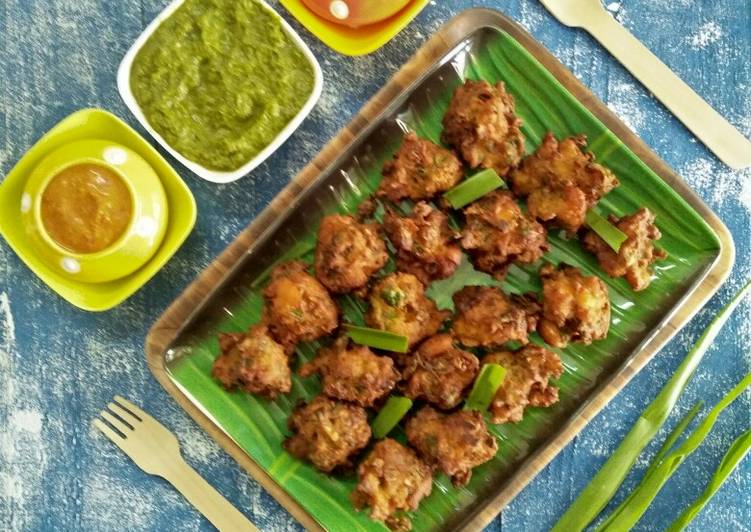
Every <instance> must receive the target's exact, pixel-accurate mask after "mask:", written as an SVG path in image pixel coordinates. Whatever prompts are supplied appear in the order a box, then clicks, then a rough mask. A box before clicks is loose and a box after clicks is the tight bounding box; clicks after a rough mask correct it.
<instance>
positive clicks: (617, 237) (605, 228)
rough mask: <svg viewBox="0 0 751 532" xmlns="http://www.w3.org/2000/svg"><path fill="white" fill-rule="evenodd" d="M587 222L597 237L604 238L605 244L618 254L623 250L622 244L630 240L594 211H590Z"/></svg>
mask: <svg viewBox="0 0 751 532" xmlns="http://www.w3.org/2000/svg"><path fill="white" fill-rule="evenodd" d="M586 220H587V225H588V226H589V228H590V229H591V230H592V231H594V232H595V233H597V235H598V236H599V237H600V238H602V239H603V240H604V241H605V243H606V244H607V245H608V246H610V247H611V248H612V249H613V251H615V252H616V253H618V252H619V251H620V250H621V244H623V243H624V242H625V241H626V239H627V238H628V236H626V233H624V232H623V231H621V230H620V229H618V228H617V227H616V226H614V225H613V224H611V223H610V221H608V219H607V218H603V217H602V216H601V215H600V214H599V213H598V212H597V211H595V210H594V209H589V210H588V211H587V219H586Z"/></svg>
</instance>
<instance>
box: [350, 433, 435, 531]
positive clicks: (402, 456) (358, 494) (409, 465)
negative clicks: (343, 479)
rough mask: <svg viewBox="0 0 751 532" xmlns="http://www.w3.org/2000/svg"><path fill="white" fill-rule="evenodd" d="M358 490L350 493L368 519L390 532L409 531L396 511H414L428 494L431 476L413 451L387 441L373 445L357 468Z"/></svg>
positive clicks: (408, 526) (407, 521) (404, 520)
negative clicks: (378, 523)
mask: <svg viewBox="0 0 751 532" xmlns="http://www.w3.org/2000/svg"><path fill="white" fill-rule="evenodd" d="M357 476H358V482H357V487H356V488H355V490H354V491H353V492H352V496H351V499H352V504H353V505H354V506H355V508H358V509H360V508H363V507H369V508H370V517H371V519H376V520H378V521H383V522H385V523H386V524H387V525H388V526H389V528H391V529H392V530H409V529H410V528H411V523H410V521H409V519H408V518H407V517H406V516H401V517H399V516H396V515H395V513H396V512H398V511H411V510H416V509H417V507H418V506H419V504H420V501H421V500H422V499H423V498H425V497H427V496H428V495H430V492H431V490H432V487H433V484H432V483H433V475H432V472H431V470H430V468H429V467H428V466H427V465H426V464H425V463H424V462H423V461H422V460H420V459H419V458H418V457H417V455H416V454H415V452H414V451H413V450H412V449H410V448H408V447H405V446H404V445H402V444H401V443H399V442H397V441H396V440H393V439H391V438H387V439H385V440H381V441H379V442H378V443H376V444H375V445H374V446H373V449H372V450H371V451H370V453H369V454H368V456H367V457H366V458H365V460H363V461H362V462H361V463H360V466H359V467H358V468H357Z"/></svg>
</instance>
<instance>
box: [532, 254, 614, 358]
mask: <svg viewBox="0 0 751 532" xmlns="http://www.w3.org/2000/svg"><path fill="white" fill-rule="evenodd" d="M540 277H541V279H542V316H541V319H540V323H539V324H538V327H537V331H538V332H539V333H540V335H541V336H542V338H543V340H545V341H546V342H547V343H548V344H550V345H552V346H553V347H561V348H563V347H566V346H567V345H568V344H569V342H578V343H582V344H584V345H589V344H591V343H592V342H593V341H595V340H602V339H603V338H605V337H606V336H607V335H608V329H609V327H610V299H609V297H608V288H607V286H605V283H604V282H602V279H600V278H599V277H593V276H586V275H582V273H581V272H580V271H579V269H578V268H575V267H573V266H568V265H566V264H561V265H560V266H559V267H558V268H554V267H553V266H552V265H550V264H546V265H545V266H543V267H542V269H541V270H540Z"/></svg>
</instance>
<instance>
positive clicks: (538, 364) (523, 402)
mask: <svg viewBox="0 0 751 532" xmlns="http://www.w3.org/2000/svg"><path fill="white" fill-rule="evenodd" d="M482 363H483V364H491V363H492V364H499V365H501V366H503V367H504V368H505V369H506V378H505V379H504V380H503V384H502V385H501V387H500V388H499V389H498V391H497V392H496V393H495V397H494V398H493V401H492V402H491V403H490V408H489V410H490V414H491V421H492V422H493V423H508V422H509V421H510V422H512V423H518V422H519V421H521V420H522V417H523V416H524V409H525V408H526V407H527V406H550V405H552V404H555V403H557V402H558V388H556V387H555V386H552V385H550V384H549V380H550V379H551V378H553V379H557V378H558V377H560V376H561V374H562V373H563V364H562V363H561V359H560V358H559V357H558V355H557V354H555V353H554V352H552V351H550V350H548V349H545V348H543V347H540V346H537V345H532V344H530V345H526V346H524V347H522V348H521V349H519V350H518V351H515V352H513V353H512V352H510V351H502V352H500V353H491V354H489V355H487V356H485V357H484V358H483V359H482Z"/></svg>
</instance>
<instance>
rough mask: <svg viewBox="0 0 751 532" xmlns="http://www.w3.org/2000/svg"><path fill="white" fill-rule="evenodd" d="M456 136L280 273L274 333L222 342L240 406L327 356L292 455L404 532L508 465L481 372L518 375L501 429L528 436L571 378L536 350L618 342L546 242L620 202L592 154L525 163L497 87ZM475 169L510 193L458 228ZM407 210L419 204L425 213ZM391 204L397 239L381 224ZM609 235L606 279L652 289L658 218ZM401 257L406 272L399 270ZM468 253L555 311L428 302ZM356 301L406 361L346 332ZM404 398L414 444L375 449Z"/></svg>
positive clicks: (623, 222)
mask: <svg viewBox="0 0 751 532" xmlns="http://www.w3.org/2000/svg"><path fill="white" fill-rule="evenodd" d="M443 126H444V129H443V134H442V136H441V139H442V140H443V142H444V143H445V144H446V145H447V146H448V147H443V146H440V145H438V144H436V143H434V142H433V141H431V140H428V139H423V138H419V137H418V136H417V135H416V134H415V133H408V134H407V135H405V137H404V139H403V141H402V144H401V146H400V148H399V149H398V150H397V152H396V153H395V154H394V156H393V158H392V159H391V160H390V161H388V162H387V163H386V164H385V165H384V167H383V179H382V181H381V183H380V186H379V188H378V190H377V191H376V193H375V198H371V199H369V200H368V201H367V202H365V203H364V204H363V205H361V208H360V209H359V211H358V213H357V214H356V215H354V216H350V215H338V214H335V215H329V216H326V217H324V218H323V220H322V221H321V224H320V228H319V231H318V241H317V246H316V251H315V264H314V269H311V267H310V266H309V265H307V264H304V263H302V262H295V261H293V262H288V263H283V264H280V265H278V266H277V267H276V268H274V269H273V271H272V272H271V275H270V281H269V283H268V285H267V287H266V288H265V290H264V291H263V296H264V303H265V305H264V310H263V316H262V320H261V322H260V323H258V324H255V325H253V326H252V327H251V328H250V329H249V330H248V331H247V332H244V333H224V334H222V335H220V338H219V347H220V351H221V354H220V355H219V357H218V358H217V359H216V361H215V363H214V367H213V375H214V377H215V378H216V379H217V380H218V381H220V382H221V383H222V384H223V385H224V386H225V387H226V388H227V389H240V390H242V391H244V392H248V393H253V394H257V395H259V396H262V397H264V398H266V399H268V400H273V399H275V398H276V397H277V396H278V395H279V394H286V393H289V392H290V390H291V387H292V370H291V367H292V365H293V364H294V360H293V357H294V353H295V352H296V347H297V346H298V344H300V343H301V342H313V341H317V342H318V345H317V352H316V355H315V356H314V357H313V358H312V359H310V360H305V361H302V363H301V365H300V367H299V369H298V373H299V375H300V376H301V377H304V378H309V377H313V376H318V378H319V380H320V383H321V393H320V395H318V396H316V397H315V398H313V399H312V400H310V401H309V402H307V403H304V404H299V405H298V406H297V408H295V410H294V412H293V413H292V415H291V416H290V418H289V420H288V425H289V429H290V431H291V433H292V434H291V436H290V437H289V438H288V439H287V440H286V441H285V442H284V448H285V449H286V450H287V451H288V452H289V453H290V454H292V455H294V456H296V457H298V458H300V459H303V460H307V461H308V462H310V463H311V464H312V465H313V466H314V467H316V468H317V469H318V470H320V471H323V472H325V473H336V472H337V471H340V470H347V469H349V470H351V469H353V468H354V466H355V464H356V463H357V462H359V466H357V468H356V470H357V475H358V484H357V487H356V488H355V490H354V492H353V493H352V502H353V504H354V505H355V507H356V508H358V509H359V508H365V507H367V508H369V511H370V516H371V517H372V518H373V519H377V520H380V521H383V522H385V523H386V524H387V525H388V526H389V527H391V528H393V529H408V528H409V527H410V522H409V519H408V518H407V517H406V516H405V515H404V512H408V511H411V510H415V509H416V508H417V507H418V505H419V503H420V501H421V500H422V499H423V498H424V497H426V496H428V495H429V494H430V492H431V485H432V478H433V475H434V474H436V473H443V474H446V475H448V476H449V477H450V478H451V480H452V481H453V483H454V484H455V485H457V486H461V485H465V484H467V483H468V482H469V480H470V478H471V475H472V469H473V468H475V467H477V466H480V465H482V464H484V463H486V462H488V461H490V460H491V459H492V458H493V457H494V456H495V455H496V452H497V450H498V440H497V439H496V437H495V436H494V435H493V434H492V433H491V431H490V430H489V428H488V425H487V423H486V419H485V418H484V417H483V414H482V413H480V412H475V411H465V410H461V409H460V405H461V404H462V402H463V401H464V400H465V399H466V397H467V394H468V393H469V390H470V389H471V388H472V385H473V384H474V382H475V380H476V378H477V376H478V374H479V373H480V369H481V366H482V365H483V364H491V363H492V364H498V365H500V366H502V367H503V368H505V369H506V376H505V380H504V381H503V383H502V384H501V386H500V388H499V389H498V390H497V392H496V393H495V396H494V397H493V399H492V402H491V405H490V407H489V416H488V420H489V422H490V423H492V424H499V423H518V422H520V421H522V419H523V417H524V412H525V409H527V408H529V407H548V406H551V405H553V404H554V403H556V402H557V400H558V388H557V387H556V386H555V385H554V384H553V383H552V382H551V380H552V379H557V378H558V377H560V376H561V375H562V373H563V370H564V366H563V363H562V361H561V358H560V357H559V354H558V353H557V352H556V351H554V350H552V349H548V348H547V347H545V346H544V345H542V342H541V341H540V340H539V337H541V338H542V340H543V341H544V342H545V343H546V344H548V345H549V346H551V347H553V348H558V349H562V348H565V347H566V346H567V345H568V344H569V343H571V342H577V343H581V344H585V345H586V344H589V343H591V342H593V341H596V340H601V339H604V338H605V337H606V336H607V334H608V329H609V326H610V299H609V296H608V291H607V287H606V285H605V283H603V281H602V280H601V279H599V278H598V277H596V276H592V275H585V274H584V273H582V271H580V270H579V269H578V268H575V267H573V266H569V265H566V264H563V263H561V264H559V265H557V266H554V265H553V264H550V263H545V264H542V265H541V263H542V260H541V259H543V257H544V255H545V254H546V253H547V251H548V250H549V247H550V246H549V244H548V230H549V229H551V228H560V229H563V230H565V231H566V232H568V233H569V234H570V235H575V234H576V233H577V232H579V231H580V229H582V227H583V226H584V224H585V218H586V212H587V210H588V209H591V208H592V207H594V206H595V205H596V204H597V202H598V201H599V200H600V199H601V198H602V197H603V196H604V195H605V194H607V193H608V192H609V191H610V190H612V189H613V188H614V187H616V186H617V185H618V179H617V178H616V176H615V175H614V174H613V172H611V171H610V170H609V169H608V168H606V167H604V166H602V165H600V164H598V163H596V162H595V161H594V156H593V155H592V154H591V153H589V152H588V151H587V150H586V139H585V138H584V137H583V136H574V137H568V138H564V139H560V140H559V139H556V137H555V136H553V134H552V133H548V134H547V135H546V136H545V137H544V139H543V141H542V143H541V145H540V146H539V148H538V149H537V151H536V152H534V153H532V154H531V155H528V156H526V157H525V145H524V138H523V136H522V134H521V129H520V128H521V121H520V120H519V118H518V117H517V116H516V113H515V109H514V99H513V97H512V96H511V95H510V94H508V93H507V92H506V89H505V86H504V84H503V83H497V84H495V85H491V84H489V83H487V82H485V81H467V82H465V83H464V84H463V85H462V86H460V87H459V88H458V89H457V90H456V92H455V93H454V96H453V98H452V100H451V102H450V104H449V108H448V111H447V112H446V114H445V116H444V119H443ZM465 167H468V168H490V169H493V170H495V171H496V172H497V173H498V174H499V175H501V176H503V177H506V178H507V179H508V180H509V183H510V185H511V190H498V191H494V192H491V193H489V194H486V195H485V196H483V197H481V198H479V199H477V200H476V201H474V202H473V203H470V204H469V205H467V206H466V207H464V208H463V209H462V210H461V211H451V210H450V209H449V208H448V207H447V204H446V203H445V202H444V201H441V198H440V196H441V195H442V194H443V193H444V192H446V191H448V190H449V189H451V188H452V187H454V186H455V185H457V184H458V183H459V182H460V181H461V180H462V178H463V176H464V174H465ZM404 200H409V201H411V202H414V204H413V206H412V208H411V211H410V212H408V208H407V207H405V205H406V202H405V201H404ZM377 204H380V205H381V207H382V208H381V210H380V213H381V215H382V223H379V221H377V220H376V219H375V218H379V217H380V216H381V215H377V214H376V211H377V209H376V206H377ZM611 222H612V223H613V224H614V225H615V226H616V227H618V228H619V229H620V230H621V231H622V232H623V233H624V234H625V235H626V240H625V242H624V243H623V245H622V246H621V248H620V250H619V251H618V252H616V251H614V250H613V249H611V248H610V247H609V245H608V244H607V243H606V242H605V241H603V240H602V239H601V238H600V237H599V236H598V235H597V234H596V233H594V232H593V231H591V230H587V231H586V232H584V234H583V236H582V241H583V244H584V246H585V247H586V249H588V250H589V251H591V252H592V253H593V254H595V255H596V257H597V258H598V260H599V262H600V264H601V265H602V269H603V270H604V271H605V272H606V273H607V274H608V275H610V276H612V277H623V278H625V280H626V281H627V282H628V283H629V284H630V285H631V286H632V287H633V289H634V290H643V289H645V288H646V287H647V286H648V285H649V283H650V281H651V277H652V272H651V265H652V263H653V262H654V261H656V260H660V259H664V258H665V257H666V254H665V253H664V252H663V251H662V250H660V249H658V248H656V247H655V246H654V241H655V240H657V239H659V238H660V231H659V230H658V228H657V227H656V225H655V219H654V215H653V214H652V213H651V212H650V211H649V210H648V209H646V208H642V209H639V210H638V211H636V212H635V213H633V214H631V215H625V216H622V217H620V218H616V217H611ZM389 250H391V252H392V253H393V256H394V257H393V258H394V262H392V265H393V264H394V263H395V266H396V271H391V270H389V271H385V268H384V267H385V266H386V265H387V264H388V263H389ZM464 254H466V255H467V256H468V257H469V260H471V262H472V264H473V266H474V267H475V268H476V269H477V270H479V271H483V272H487V273H489V274H490V275H492V277H493V278H495V279H496V280H497V281H500V280H503V279H504V277H505V276H506V274H507V271H508V270H509V268H510V267H511V266H513V265H531V266H532V267H533V268H535V269H537V268H539V275H540V280H541V284H542V291H541V294H540V295H537V294H518V293H516V294H512V293H508V292H506V291H504V290H503V289H502V288H499V287H498V286H497V283H496V286H465V287H463V288H460V289H458V290H457V291H456V293H454V294H453V302H454V312H451V311H448V310H443V309H440V308H439V307H438V306H437V305H436V303H435V301H434V300H433V299H431V298H430V297H429V296H428V293H430V292H428V291H427V290H428V288H429V286H430V284H431V283H433V282H435V281H439V280H442V279H447V278H449V277H451V276H452V275H453V274H454V272H455V271H456V269H457V268H458V266H459V265H460V263H461V261H462V257H463V255H464ZM540 266H541V267H540ZM344 295H349V296H351V297H354V298H356V300H357V301H359V302H360V303H359V304H361V305H362V306H366V310H365V311H364V321H365V324H367V325H368V326H369V327H372V328H375V329H380V330H383V331H388V332H391V333H394V334H397V335H401V336H404V337H406V338H407V342H408V345H409V352H408V353H405V354H396V353H387V352H380V351H378V350H375V349H371V348H369V347H366V346H362V345H357V344H355V343H353V342H352V341H351V340H349V338H348V337H347V335H346V334H344V333H343V332H342V331H340V330H339V328H340V319H339V318H340V316H339V315H340V312H339V307H338V303H337V300H338V298H340V297H342V296H344ZM534 333H538V334H539V337H536V336H532V335H534ZM478 357H479V358H478ZM394 392H395V393H399V394H402V395H405V396H407V397H409V398H411V399H413V400H414V401H416V402H417V403H418V407H416V408H415V413H414V414H413V415H411V416H409V417H408V418H407V419H406V420H405V423H404V428H405V432H406V444H404V443H400V442H398V441H396V440H394V439H391V438H386V439H383V440H380V441H377V442H375V443H371V440H372V433H371V429H370V424H369V421H368V419H369V417H372V416H373V415H374V414H375V412H376V411H377V410H378V409H379V408H381V407H382V405H383V404H384V402H385V401H386V399H387V397H388V396H389V394H391V393H394Z"/></svg>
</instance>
